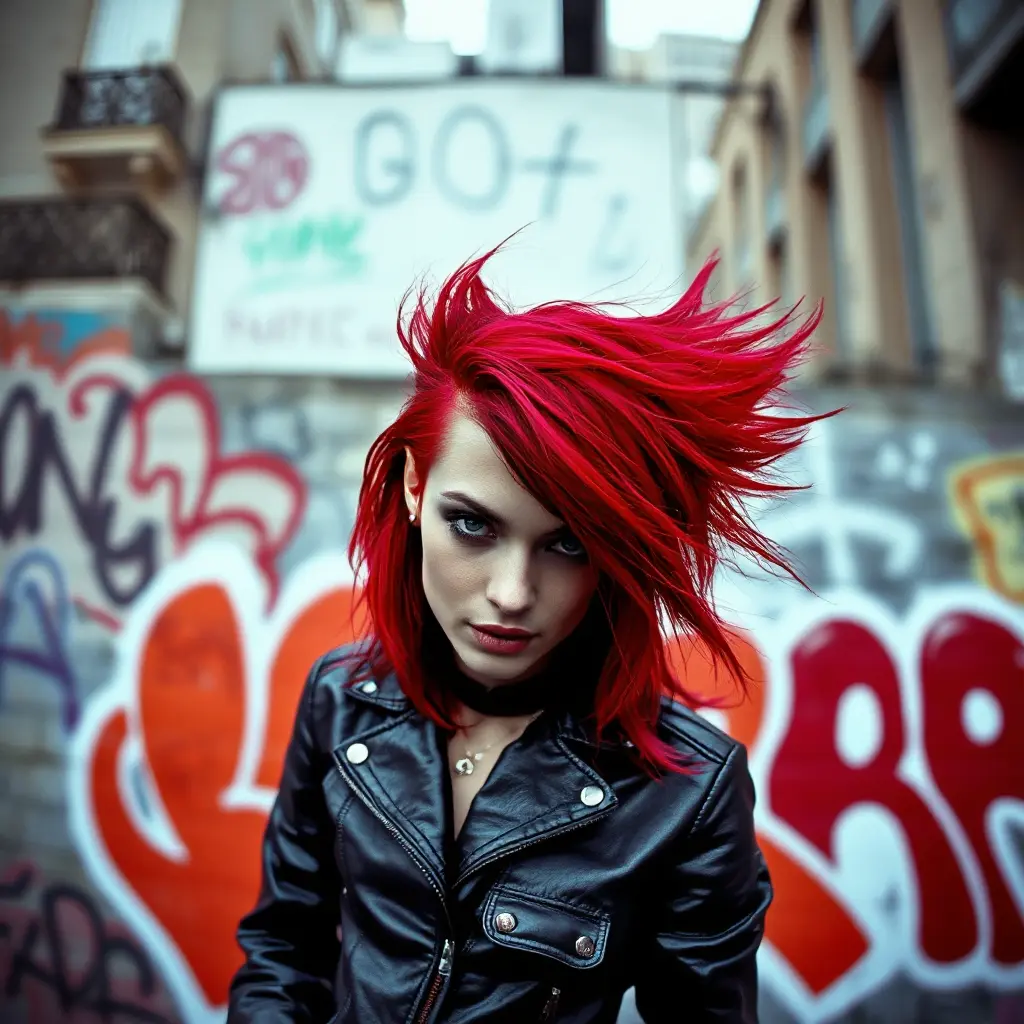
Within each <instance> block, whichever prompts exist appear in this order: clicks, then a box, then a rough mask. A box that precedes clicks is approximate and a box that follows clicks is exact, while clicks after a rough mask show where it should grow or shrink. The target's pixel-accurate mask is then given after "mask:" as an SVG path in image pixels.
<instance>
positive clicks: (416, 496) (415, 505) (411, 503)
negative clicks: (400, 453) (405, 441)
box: [403, 445, 423, 517]
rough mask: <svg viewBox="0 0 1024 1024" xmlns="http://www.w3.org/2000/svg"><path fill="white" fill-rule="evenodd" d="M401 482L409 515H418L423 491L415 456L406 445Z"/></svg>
mask: <svg viewBox="0 0 1024 1024" xmlns="http://www.w3.org/2000/svg"><path fill="white" fill-rule="evenodd" d="M403 483H404V488H405V507H406V508H407V509H408V511H409V515H411V516H417V517H418V516H419V514H420V496H421V495H422V492H423V482H422V481H421V480H420V475H419V473H418V472H417V470H416V457H415V456H414V455H413V453H412V449H411V448H409V446H408V445H406V448H405V473H404V476H403Z"/></svg>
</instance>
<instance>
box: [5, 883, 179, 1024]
mask: <svg viewBox="0 0 1024 1024" xmlns="http://www.w3.org/2000/svg"><path fill="white" fill-rule="evenodd" d="M0 1008H2V1011H3V1012H2V1016H3V1019H4V1020H23V1021H25V1022H26V1024H55V1022H57V1021H61V1022H66V1024H105V1022H108V1021H115V1020H116V1021H125V1022H129V1021H131V1022H138V1024H173V1022H175V1021H177V1020H178V1019H179V1018H178V1016H177V1013H176V1012H175V1009H174V1006H173V1004H172V1002H171V1000H170V997H169V995H168V993H167V991H166V990H165V989H164V987H163V984H162V982H161V981H160V976H159V974H158V973H157V971H156V970H155V968H154V966H153V962H152V960H151V959H150V957H149V956H148V955H147V953H146V952H145V950H143V949H142V948H141V947H140V946H139V944H138V943H137V942H136V941H135V940H134V939H133V938H132V937H131V936H130V935H129V934H128V932H127V931H125V930H124V929H123V928H121V927H120V926H119V925H116V924H112V923H111V922H109V921H108V920H107V919H106V918H105V916H104V914H103V913H102V912H101V910H100V908H99V907H98V906H97V904H96V901H95V900H94V899H93V898H92V897H91V896H90V895H89V894H88V893H87V892H85V891H84V890H82V889H80V888H79V887H78V886H75V885H70V884H68V883H66V882H49V883H46V882H44V880H43V879H42V878H41V876H40V873H39V871H37V870H36V869H35V868H34V867H33V866H31V865H29V864H12V865H9V866H8V867H7V868H6V870H4V871H3V872H0Z"/></svg>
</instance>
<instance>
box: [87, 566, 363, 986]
mask: <svg viewBox="0 0 1024 1024" xmlns="http://www.w3.org/2000/svg"><path fill="white" fill-rule="evenodd" d="M350 605H351V594H350V592H348V591H347V590H340V589H339V590H338V591H333V592H330V593H328V594H326V595H325V596H324V597H322V598H321V599H320V600H319V601H317V602H316V603H315V604H313V605H311V606H310V607H309V608H307V609H306V610H305V611H304V613H303V614H302V615H300V616H299V618H298V619H297V621H296V622H295V624H294V626H293V627H292V629H291V631H290V632H289V634H288V636H287V637H286V638H285V639H284V641H283V642H282V643H281V645H280V648H279V650H278V652H277V655H276V657H275V660H274V665H273V670H272V672H271V675H270V679H269V685H270V694H269V706H270V714H269V718H268V725H267V731H266V741H265V744H264V753H263V757H262V759H261V764H260V768H259V771H258V781H259V782H260V783H261V784H263V785H266V786H269V787H276V785H277V784H278V781H279V779H280V773H281V769H282V764H283V760H284V753H285V749H286V746H287V741H288V737H289V735H290V731H291V724H292V721H293V719H294V716H295V710H296V706H297V702H298V697H299V690H300V689H301V686H302V681H303V679H304V678H305V675H306V672H307V671H308V669H309V667H310V664H311V662H312V660H313V657H314V655H313V653H312V652H320V651H324V650H327V649H329V648H330V647H332V646H334V645H336V644H338V643H342V642H345V641H347V640H348V639H351V636H350V635H341V628H342V627H343V626H344V624H347V623H348V621H349V608H350ZM246 669H247V666H246V659H245V656H244V650H243V639H242V633H241V630H240V628H239V624H238V622H237V620H236V617H235V613H234V608H233V606H232V603H231V599H230V597H229V596H228V594H227V593H226V592H225V591H224V590H223V589H222V588H221V587H220V586H219V585H216V584H203V585H197V586H194V587H192V588H190V589H188V590H185V591H184V592H182V593H180V594H179V595H177V597H175V598H174V599H173V600H172V601H171V602H170V603H169V604H168V605H167V606H166V607H165V608H164V609H163V610H162V611H161V612H160V614H159V615H158V616H157V618H156V620H155V621H154V623H153V625H152V627H151V629H150V630H149V633H148V636H147V638H146V640H145V645H144V654H143V657H142V663H141V666H140V670H139V681H138V692H139V701H138V713H139V720H140V721H139V724H140V726H141V728H140V729H139V730H138V733H139V734H140V735H141V740H142V743H143V746H144V753H145V763H146V765H147V767H148V769H149V772H150V777H151V782H152V786H153V788H154V789H155V791H156V794H157V795H158V797H159V800H160V803H161V805H162V807H163V809H164V811H165V812H166V814H167V816H168V818H169V819H170V822H171V824H172V825H173V827H174V829H175V831H176V833H177V836H178V838H179V839H180V841H181V843H182V845H183V846H184V847H185V851H186V856H185V857H184V858H182V859H180V860H171V859H169V858H168V857H167V856H165V855H164V854H163V853H160V852H158V851H157V850H156V849H154V848H153V847H152V846H151V845H150V844H149V843H147V842H146V841H145V840H143V839H142V838H141V837H140V836H139V834H138V832H137V831H136V829H135V826H134V824H133V822H132V820H131V818H130V817H129V815H128V813H127V811H126V809H125V807H124V805H123V803H122V797H121V787H120V786H119V785H118V781H117V780H118V759H119V756H120V751H121V748H122V745H123V744H124V742H125V740H126V738H127V736H128V733H129V722H128V718H127V715H126V714H125V712H123V711H120V712H117V713H116V714H114V715H113V716H112V717H111V718H110V719H109V720H108V721H107V723H106V725H105V727H104V729H103V732H102V734H101V735H100V737H99V739H98V741H97V743H96V746H95V748H94V751H95V753H94V755H93V758H92V763H91V764H90V765H89V766H88V769H87V770H88V771H89V778H90V789H91V792H92V794H93V799H94V801H95V815H96V825H97V832H98V835H99V837H101V840H102V842H103V843H104V845H105V846H106V848H107V852H108V854H109V856H110V858H111V860H112V861H113V862H114V864H115V865H116V867H117V869H118V871H119V873H120V874H121V876H122V877H123V878H124V879H126V880H130V883H131V885H132V887H133V889H134V890H135V893H136V895H137V897H138V898H139V899H140V900H141V901H142V902H143V903H144V904H145V905H146V906H147V907H148V908H149V910H150V912H151V913H152V914H153V915H154V916H155V917H156V918H158V919H159V921H160V922H161V924H162V926H163V927H164V929H165V930H166V931H167V933H168V934H169V936H170V938H171V939H172V941H173V942H174V943H175V944H176V945H177V947H178V949H179V950H180V951H181V954H182V956H183V957H184V958H185V959H186V960H187V962H188V963H189V964H190V966H191V968H192V970H193V972H194V973H195V978H196V982H197V984H198V985H199V987H200V988H201V990H202V992H203V994H204V996H205V998H206V1000H207V1001H208V1003H209V1004H210V1005H214V1006H216V1005H220V1004H222V1003H223V1001H224V997H225V993H226V992H227V989H228V984H229V982H230V979H231V976H232V975H233V974H234V972H235V970H236V969H237V968H238V967H239V965H240V964H241V953H240V951H239V949H238V946H237V945H236V944H235V941H234V931H235V928H236V926H237V924H238V921H239V919H240V918H241V917H242V915H243V914H244V913H246V912H247V911H248V910H250V909H251V907H252V905H253V903H254V902H255V899H256V894H257V892H258V889H259V857H258V856H257V855H256V851H257V850H258V849H259V845H260V842H261V840H262V835H263V828H264V825H265V823H266V814H265V813H264V812H263V811H261V810H259V809H255V808H243V807H230V806H225V805H224V802H223V794H224V792H225V790H226V789H227V788H228V787H229V786H230V784H231V783H232V780H233V778H234V775H235V770H236V767H237V765H238V759H239V755H240V752H241V750H242V743H243V737H244V730H245V720H246V714H247V712H248V711H249V708H248V707H247V700H248V691H247V687H246V675H245V673H246ZM250 670H251V668H250ZM225 851H234V852H233V853H232V854H231V855H229V856H225Z"/></svg>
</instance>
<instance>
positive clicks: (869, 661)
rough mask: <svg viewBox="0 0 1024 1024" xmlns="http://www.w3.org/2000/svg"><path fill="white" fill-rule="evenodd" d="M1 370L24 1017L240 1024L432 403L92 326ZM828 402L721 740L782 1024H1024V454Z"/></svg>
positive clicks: (745, 607)
mask: <svg viewBox="0 0 1024 1024" xmlns="http://www.w3.org/2000/svg"><path fill="white" fill-rule="evenodd" d="M0 361H2V364H3V365H2V367H0V446H2V447H0V453H2V466H3V475H4V484H3V491H2V495H3V497H2V501H0V577H2V581H0V582H2V589H0V593H2V595H3V603H2V605H0V879H2V882H3V884H2V885H0V1018H2V1019H3V1020H5V1021H11V1022H12V1024H15V1022H23V1021H31V1022H35V1024H51V1022H54V1021H61V1020H72V1019H73V1020H75V1021H76V1022H78V1024H85V1022H89V1024H92V1022H96V1024H99V1022H100V1021H101V1020H103V1019H104V1018H103V1016H102V1013H101V1011H102V1008H103V1000H104V998H105V995H104V993H105V992H107V989H106V988H105V987H104V986H106V985H108V984H109V986H110V991H111V992H113V993H114V995H115V996H116V998H118V999H119V1000H120V1001H121V1002H122V1004H127V1005H130V1006H131V1007H133V1008H134V1009H135V1010H137V1011H141V1010H147V1011H149V1012H150V1013H152V1014H153V1015H154V1016H151V1017H147V1018H146V1019H149V1020H153V1021H160V1020H163V1021H181V1022H188V1024H199V1022H200V1021H206V1020H209V1019H215V1016H214V1017H211V1014H214V1015H215V1012H216V1011H215V1009H211V1008H216V1007H217V1006H220V1005H221V1004H222V1003H223V1000H224V997H225V991H226V985H227V980H228V978H229V976H230V974H231V972H232V971H233V970H234V968H235V966H236V964H237V962H238V952H237V950H236V948H235V946H234V943H233V939H232V934H233V929H234V926H235V923H236V921H237V918H238V916H239V915H240V914H241V913H242V912H244V910H245V909H247V907H248V906H249V905H250V904H251V902H252V900H253V899H254V896H255V892H256V885H257V874H256V872H257V851H258V845H259V840H260V833H261V830H262V827H263V822H264V820H265V813H266V809H267V807H268V805H269V801H270V800H271V798H272V795H273V787H274V786H275V785H276V782H277V778H278V773H279V771H280V765H281V758H282V756H283V750H284V744H285V742H286V739H287V734H288V729H289V726H290V722H291V716H292V715H293V713H294V707H295V700H296V698H297V693H298V688H299V686H300V685H301V682H302V678H303V675H304V673H305V671H306V669H307V668H308V665H309V664H310V663H311V662H312V660H313V659H314V658H315V656H316V655H317V654H318V653H319V652H320V651H321V650H323V649H325V648H327V647H328V646H330V645H332V644H334V643H337V642H340V641H343V640H344V639H345V638H346V636H347V632H346V628H345V611H346V608H347V607H348V603H349V601H350V590H349V587H350V583H351V578H350V575H349V571H348V569H347V566H346V563H345V558H344V554H343V552H344V547H345V545H346V543H347V540H348V536H349V532H350V529H351V523H352V515H353V509H354V505H355V498H356V493H357V489H358V485H359V480H360V476H361V470H362V462H363V458H364V456H365V452H366V450H367V447H368V445H369V444H370V442H371V441H372V439H373V438H374V437H375V436H376V434H377V433H378V432H379V430H380V429H381V428H382V427H383V426H384V425H385V424H386V422H388V421H389V420H390V419H391V418H392V417H393V416H394V414H395V412H396V411H397V409H398V407H399V405H400V403H401V401H402V399H403V394H402V392H401V389H400V388H398V387H396V386H381V387H377V388H368V387H366V386H355V385H352V386H345V385H337V386H335V385H330V384H327V383H324V382H318V381H312V380H301V379H300V380H289V381H277V380H266V379H252V380H246V379H218V380H213V379H207V380H203V379H198V378H196V377H193V376H190V375H187V374H181V373H174V372H169V371H168V370H167V369H166V368H161V367H159V366H155V365H147V364H142V363H140V362H138V361H137V360H136V359H135V358H133V357H132V356H131V355H130V338H129V337H128V336H127V332H126V331H125V329H124V327H123V325H121V324H119V323H118V322H117V321H116V320H115V321H112V320H109V319H105V318H103V317H95V318H91V319H90V317H89V316H88V315H87V314H85V313H79V314H75V315H71V314H59V313H54V314H35V315H33V316H28V317H26V316H25V315H23V314H22V313H20V312H17V311H14V310H11V309H8V310H5V311H3V313H2V315H0ZM801 397H802V399H803V400H805V401H807V402H808V403H810V404H812V405H813V406H814V407H818V408H822V409H824V408H834V407H836V406H838V405H846V406H848V410H847V411H846V412H844V413H843V414H842V415H841V416H840V417H839V418H838V419H836V420H832V421H828V422H827V423H825V424H824V425H822V427H820V428H819V429H817V430H816V431H815V433H814V435H813V436H812V438H811V440H810V441H809V443H808V445H807V447H806V448H805V449H804V450H803V451H802V452H801V453H800V455H799V456H798V457H795V458H794V459H793V460H792V461H791V462H790V464H788V465H787V466H785V467H783V473H784V475H785V477H786V478H787V479H788V480H790V481H791V482H793V483H802V482H809V483H812V484H813V489H812V490H811V491H809V492H806V493H802V494H800V495H798V496H797V497H796V498H794V499H793V500H792V501H791V502H790V503H788V504H786V505H784V506H782V507H779V508H765V509H761V510H759V512H758V514H759V515H761V516H763V517H764V522H765V525H766V527H767V528H768V530H769V532H770V533H771V534H772V535H773V536H774V537H775V538H777V539H778V540H779V541H780V542H781V543H783V544H785V545H786V546H787V547H789V548H790V549H791V550H792V552H793V553H794V556H795V557H796V559H797V561H798V565H799V567H800V569H801V571H802V572H803V573H804V576H805V579H806V581H807V582H808V583H809V584H810V585H811V586H812V587H813V588H814V589H815V591H816V595H811V594H808V593H806V592H804V591H802V590H801V589H800V588H799V587H798V586H796V585H795V584H793V583H786V582H782V581H779V580H777V579H771V578H768V577H765V576H764V575H763V574H760V573H759V572H757V571H756V570H754V569H753V568H751V569H750V572H749V575H747V576H746V577H742V576H729V577H723V579H722V580H721V583H720V590H719V596H720V601H721V605H722V608H723V611H724V612H725V613H726V614H727V616H728V617H729V619H730V620H731V621H732V622H733V623H734V624H735V625H736V627H737V630H738V631H739V633H738V639H737V644H738V645H739V650H740V654H741V657H742V658H743V659H744V661H745V663H746V664H747V665H748V666H749V668H750V671H751V672H752V673H753V675H754V677H755V678H756V679H757V680H758V681H759V685H758V686H756V687H755V689H754V691H753V699H752V700H751V701H750V702H749V703H747V704H745V705H743V706H742V707H740V708H734V709H732V710H729V711H726V712H722V713H719V720H720V721H721V722H722V723H723V724H724V725H726V726H727V727H728V728H729V729H730V730H731V731H732V732H733V733H734V734H735V735H737V736H738V737H739V738H741V739H742V740H743V741H744V742H746V743H747V744H748V746H749V748H750V751H751V755H752V766H753V772H754V775H755V780H756V782H757V785H758V794H759V797H758V800H759V802H758V809H757V821H758V827H759V830H760V837H761V843H762V846H763V848H764V850H765V852H766V856H767V857H768V858H769V862H770V865H771V869H772V872H773V876H774V878H775V884H776V891H777V895H776V901H775V904H774V907H773V909H772V911H771V913H770V915H769V919H768V932H767V939H766V943H765V946H764V948H763V953H762V956H761V975H762V979H763V997H762V1008H763V1016H762V1019H763V1020H764V1021H766V1022H768V1024H791V1022H797V1021H799V1022H805V1021H806V1022H810V1021H822V1022H823V1021H826V1020H828V1021H832V1022H843V1024H854V1022H856V1021H863V1020H868V1019H870V1020H872V1021H878V1022H882V1024H903V1022H904V1021H907V1020H921V1021H929V1022H932V1021H956V1022H957V1024H960V1022H964V1021H971V1022H972V1024H1005V1022H1008V1021H1012V1020H1019V1019H1021V1015H1022V1014H1024V977H1022V967H1024V921H1022V917H1021V907H1022V906H1024V884H1022V883H1024V839H1022V836H1024V830H1022V827H1021V822H1022V821H1024V815H1022V814H1021V808H1022V799H1024V776H1022V774H1021V770H1022V769H1021V766H1022V761H1021V758H1020V756H1019V751H1020V746H1021V743H1022V741H1024V734H1022V730H1024V705H1022V704H1021V699H1020V694H1021V688H1020V666H1021V664H1022V663H1024V662H1022V659H1024V646H1022V645H1024V614H1022V610H1021V602H1024V555H1022V550H1021V545H1020V537H1021V513H1020V509H1021V498H1022V495H1024V426H1022V424H1021V423H1020V420H1019V417H1017V416H1014V415H1012V414H1011V412H1010V411H1009V410H1006V409H1003V408H1001V407H999V406H998V405H996V404H993V403H991V402H986V403H982V402H979V401H975V400H971V399H967V398H963V397H961V398H955V397H951V396H950V395H947V394H942V393H939V392H933V393H929V394H919V393H915V392H892V393H870V392H866V391H851V392H849V393H838V392H829V393H826V392H820V391H809V392H807V393H806V394H804V395H803V396H801ZM687 682H688V683H689V684H690V685H692V686H694V687H697V688H703V687H704V686H706V685H707V683H708V677H707V672H706V671H705V670H704V669H703V668H702V666H701V663H700V660H699V659H691V660H690V662H689V670H688V675H687ZM229 791H230V793H231V798H230V799H225V793H227V792H229ZM225 851H228V852H229V855H228V857H227V859H225ZM613 927H614V925H613ZM115 950H120V952H115ZM83 979H85V980H84V981H83ZM62 1000H63V1002H62ZM631 1013H632V1011H631V1010H630V1006H629V1002H628V1000H627V1004H626V1006H625V1008H624V1011H623V1020H624V1021H628V1020H632V1019H634V1018H633V1017H632V1016H631ZM140 1019H141V1018H140Z"/></svg>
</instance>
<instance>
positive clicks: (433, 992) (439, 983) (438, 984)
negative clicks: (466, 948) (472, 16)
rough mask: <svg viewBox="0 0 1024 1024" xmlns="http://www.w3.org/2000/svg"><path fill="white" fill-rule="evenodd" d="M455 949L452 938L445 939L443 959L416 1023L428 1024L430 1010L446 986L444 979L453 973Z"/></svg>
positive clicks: (442, 952)
mask: <svg viewBox="0 0 1024 1024" xmlns="http://www.w3.org/2000/svg"><path fill="white" fill-rule="evenodd" d="M454 951H455V950H454V947H453V946H452V943H451V939H445V940H444V945H443V946H442V947H441V961H440V963H438V965H437V974H435V975H434V980H433V981H432V982H431V983H430V991H429V992H427V998H426V1001H425V1002H424V1003H423V1009H422V1010H420V1015H419V1016H418V1017H417V1018H416V1024H426V1021H427V1019H428V1018H429V1017H430V1011H431V1010H432V1009H433V1008H434V1002H435V1001H436V999H437V997H438V994H439V993H440V991H441V989H442V988H443V986H444V980H445V978H447V977H448V975H449V974H451V973H452V959H453V956H452V954H453V953H454Z"/></svg>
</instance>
